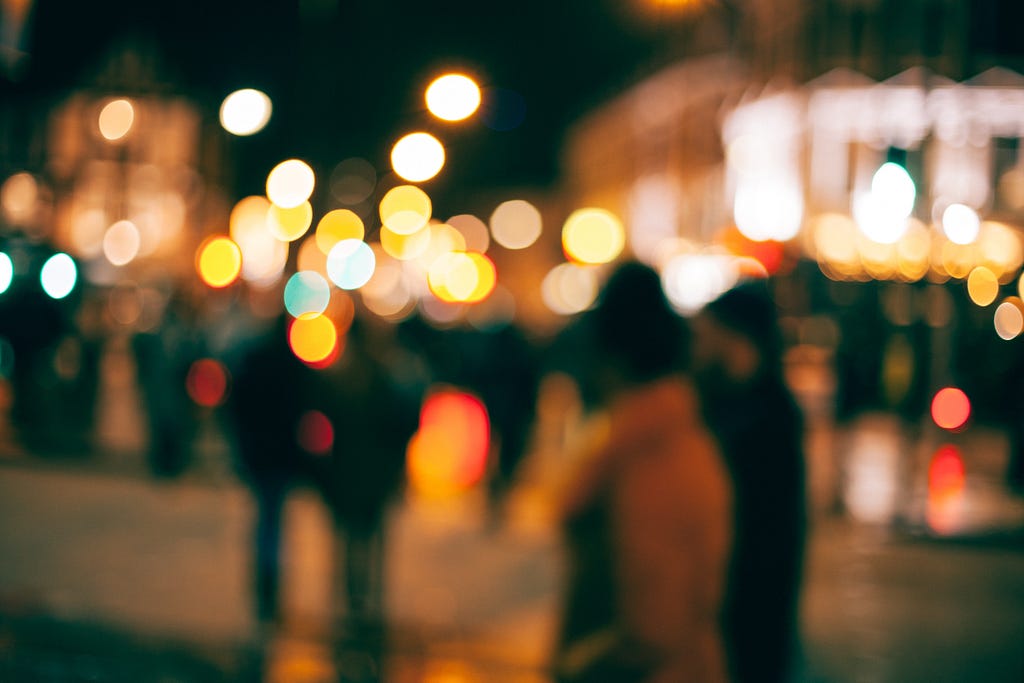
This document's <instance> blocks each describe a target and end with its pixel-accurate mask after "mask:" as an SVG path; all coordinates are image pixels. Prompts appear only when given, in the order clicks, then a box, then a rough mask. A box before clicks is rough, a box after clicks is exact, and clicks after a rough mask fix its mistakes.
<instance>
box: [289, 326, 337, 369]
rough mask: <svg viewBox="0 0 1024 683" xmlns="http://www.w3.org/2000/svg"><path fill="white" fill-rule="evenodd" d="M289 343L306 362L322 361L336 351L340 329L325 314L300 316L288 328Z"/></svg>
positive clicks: (293, 351) (300, 358)
mask: <svg viewBox="0 0 1024 683" xmlns="http://www.w3.org/2000/svg"><path fill="white" fill-rule="evenodd" d="M288 344H289V346H291V349H292V353H294V354H295V356H296V357H297V358H298V359H299V360H301V361H303V362H305V363H320V362H322V361H325V360H327V359H328V358H329V357H330V356H331V354H333V353H334V351H335V349H336V347H337V345H338V330H337V328H336V327H335V326H334V323H333V322H332V321H331V319H330V318H328V317H327V316H325V315H318V316H315V317H312V318H300V319H298V320H295V321H293V322H292V324H291V327H290V328H289V330H288Z"/></svg>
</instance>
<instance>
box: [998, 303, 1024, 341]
mask: <svg viewBox="0 0 1024 683" xmlns="http://www.w3.org/2000/svg"><path fill="white" fill-rule="evenodd" d="M993 324H994V325H995V328H996V334H998V335H999V338H1000V339H1005V340H1006V341H1009V340H1011V339H1015V338H1016V337H1018V336H1019V335H1020V333H1021V332H1024V302H1022V301H1021V300H1020V299H1019V298H1017V297H1015V296H1011V297H1008V298H1007V299H1006V301H1004V302H1003V303H1001V304H999V306H998V307H996V313H995V316H994V317H993Z"/></svg>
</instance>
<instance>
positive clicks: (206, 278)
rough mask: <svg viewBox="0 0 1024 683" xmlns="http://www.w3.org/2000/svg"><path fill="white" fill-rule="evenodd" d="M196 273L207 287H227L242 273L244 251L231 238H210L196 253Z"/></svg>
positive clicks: (221, 236)
mask: <svg viewBox="0 0 1024 683" xmlns="http://www.w3.org/2000/svg"><path fill="white" fill-rule="evenodd" d="M196 271H197V272H198V273H199V278H200V279H201V280H202V281H203V282H204V283H205V284H206V285H207V286H209V287H213V288H215V289H220V288H222V287H227V286H228V285H230V284H231V283H232V282H234V281H235V280H237V279H238V276H239V274H240V273H241V272H242V251H241V249H240V248H239V247H238V245H237V244H235V242H234V241H233V240H232V239H231V238H230V237H224V236H223V235H220V236H214V237H210V238H208V239H207V240H206V241H205V242H203V243H202V244H201V245H200V246H199V249H198V251H197V252H196Z"/></svg>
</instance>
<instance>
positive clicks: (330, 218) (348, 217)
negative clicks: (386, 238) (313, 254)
mask: <svg viewBox="0 0 1024 683" xmlns="http://www.w3.org/2000/svg"><path fill="white" fill-rule="evenodd" d="M315 235H316V245H317V247H319V248H320V251H322V252H323V253H324V254H329V253H331V249H333V248H334V245H335V244H337V243H338V242H340V241H341V240H361V239H363V238H364V237H365V236H366V227H365V226H364V225H363V219H362V218H360V217H359V216H358V215H356V213H355V212H353V211H349V210H348V209H335V210H334V211H328V212H327V214H326V215H325V216H324V217H323V218H321V219H320V222H319V223H317V224H316V233H315Z"/></svg>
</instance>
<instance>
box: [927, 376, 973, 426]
mask: <svg viewBox="0 0 1024 683" xmlns="http://www.w3.org/2000/svg"><path fill="white" fill-rule="evenodd" d="M970 416H971V402H970V400H969V399H968V398H967V394H965V393H964V392H963V391H961V390H960V389H957V388H956V387H946V388H944V389H940V390H939V391H938V393H936V394H935V397H934V398H933V399H932V419H933V420H934V421H935V424H937V425H938V426H939V427H942V428H943V429H948V430H951V431H952V430H957V429H960V428H961V427H963V426H964V425H965V424H966V423H967V420H968V418H969V417H970Z"/></svg>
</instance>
